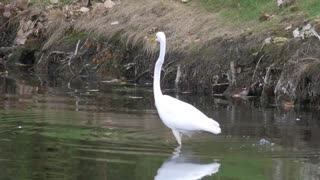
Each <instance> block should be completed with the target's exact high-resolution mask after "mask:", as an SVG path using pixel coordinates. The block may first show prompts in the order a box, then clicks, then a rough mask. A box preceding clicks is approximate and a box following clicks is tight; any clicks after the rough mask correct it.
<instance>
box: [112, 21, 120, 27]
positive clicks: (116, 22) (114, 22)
mask: <svg viewBox="0 0 320 180" xmlns="http://www.w3.org/2000/svg"><path fill="white" fill-rule="evenodd" d="M118 24H119V21H113V22H111V25H112V26H113V25H118Z"/></svg>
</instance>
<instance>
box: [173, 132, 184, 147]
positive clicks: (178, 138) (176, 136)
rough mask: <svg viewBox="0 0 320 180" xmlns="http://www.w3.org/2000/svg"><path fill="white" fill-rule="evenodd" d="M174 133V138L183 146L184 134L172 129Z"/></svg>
mask: <svg viewBox="0 0 320 180" xmlns="http://www.w3.org/2000/svg"><path fill="white" fill-rule="evenodd" d="M172 132H173V135H174V137H175V138H176V140H177V142H178V144H179V145H180V146H181V137H182V134H180V133H179V131H177V130H173V129H172Z"/></svg>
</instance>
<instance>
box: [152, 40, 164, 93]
mask: <svg viewBox="0 0 320 180" xmlns="http://www.w3.org/2000/svg"><path fill="white" fill-rule="evenodd" d="M165 54H166V42H165V41H162V40H161V41H160V55H159V58H158V60H157V62H156V66H155V68H154V78H153V92H154V98H155V99H157V97H160V96H162V92H161V88H160V78H161V68H162V64H163V61H164V56H165Z"/></svg>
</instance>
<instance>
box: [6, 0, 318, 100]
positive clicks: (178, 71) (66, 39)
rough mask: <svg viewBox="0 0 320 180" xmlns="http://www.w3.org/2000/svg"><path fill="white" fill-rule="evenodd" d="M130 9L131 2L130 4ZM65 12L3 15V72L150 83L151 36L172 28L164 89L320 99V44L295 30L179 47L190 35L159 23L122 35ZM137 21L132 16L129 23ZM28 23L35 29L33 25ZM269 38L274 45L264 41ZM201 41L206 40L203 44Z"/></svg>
mask: <svg viewBox="0 0 320 180" xmlns="http://www.w3.org/2000/svg"><path fill="white" fill-rule="evenodd" d="M124 6H128V4H127V2H125V3H124ZM118 8H121V6H119V7H118ZM179 8H180V7H179ZM169 10H172V9H171V8H168V7H165V8H163V9H162V10H158V11H156V12H154V9H152V8H149V9H148V7H145V8H144V11H143V12H144V13H141V14H139V16H148V13H151V14H153V15H154V14H156V15H157V14H158V16H159V14H161V13H164V12H169ZM134 11H135V9H133V10H131V11H130V13H131V12H134ZM61 12H63V11H61ZM61 12H60V11H59V9H54V10H47V11H43V12H37V13H35V11H33V10H30V11H29V13H24V15H23V16H21V15H20V16H15V17H14V18H12V17H10V18H4V17H2V20H1V21H3V22H5V23H4V24H6V26H2V28H1V29H0V30H1V34H2V35H1V37H2V38H1V42H0V44H1V50H3V51H1V52H2V53H1V52H0V58H1V59H0V60H1V63H2V64H3V68H2V69H3V72H4V69H6V68H7V66H8V65H9V66H16V65H20V66H21V65H23V66H26V67H27V69H28V70H31V71H35V72H37V73H45V74H48V75H49V76H51V77H61V78H64V79H66V81H68V82H73V81H85V82H90V81H105V82H107V83H120V82H132V83H138V84H146V83H151V82H152V77H153V67H154V63H155V60H156V59H157V50H155V51H154V49H157V48H158V47H157V46H150V45H149V44H147V39H148V37H149V36H152V35H154V33H155V31H157V30H163V31H165V32H167V36H168V43H169V44H168V48H169V50H168V53H167V56H166V61H165V64H164V67H163V72H162V75H163V79H162V86H163V88H175V90H177V91H180V92H204V93H208V94H219V95H220V94H223V95H226V96H234V97H248V96H258V97H262V99H263V100H267V101H268V99H272V98H273V97H275V98H276V99H277V100H279V101H278V102H285V103H286V104H290V105H291V104H300V103H303V104H316V105H319V103H320V98H319V97H320V96H319V93H320V88H319V83H318V82H319V78H320V76H319V75H318V73H317V69H318V66H319V62H320V61H319V57H320V54H319V53H320V51H319V48H320V47H319V45H320V42H319V39H317V38H316V37H313V36H311V37H308V38H305V39H299V38H294V37H293V36H292V32H291V31H285V30H282V29H273V30H266V31H263V32H258V31H256V32H243V33H239V34H236V33H233V35H232V36H229V35H228V36H226V35H225V34H220V35H217V34H218V32H215V33H214V34H215V35H212V38H207V39H208V40H206V41H203V40H202V38H200V37H201V36H200V35H198V36H197V35H194V34H192V35H191V36H190V37H188V38H189V39H188V41H190V42H188V43H189V44H184V45H183V47H181V48H175V46H177V44H179V43H180V42H181V41H179V40H178V41H173V40H172V39H174V38H178V37H180V38H181V39H182V38H183V36H182V35H183V34H179V35H175V34H173V32H174V30H173V28H172V27H166V26H162V27H161V25H158V26H156V28H154V29H152V31H150V28H146V29H147V30H146V31H147V32H145V33H142V32H139V33H138V34H140V36H135V35H132V37H131V36H130V35H126V36H124V35H123V33H124V34H125V33H126V32H125V31H124V30H123V27H125V26H126V25H125V24H124V25H122V28H119V27H118V28H115V30H114V29H112V30H109V31H110V34H105V35H102V33H99V32H97V31H94V30H92V25H90V26H89V25H88V26H87V27H84V26H82V28H80V26H81V25H83V24H85V23H86V22H87V23H88V24H90V23H92V18H93V17H95V18H97V17H96V16H93V17H91V16H90V17H89V16H85V17H81V16H80V17H78V19H77V18H74V17H73V18H74V20H76V21H70V17H68V18H69V20H68V19H65V17H64V16H63V14H59V13H61ZM179 12H180V11H179ZM108 13H110V12H106V14H102V15H101V14H100V15H99V17H101V18H102V20H103V22H104V23H110V22H111V21H112V22H113V20H112V19H111V18H110V17H108V15H109V14H108ZM130 13H129V12H128V14H130ZM61 15H62V16H61ZM120 15H121V14H117V16H116V17H118V16H119V17H120ZM199 16H200V15H199ZM135 18H137V17H135ZM150 19H151V20H152V17H151V18H149V19H148V20H149V21H150ZM167 19H170V18H169V17H167ZM131 21H133V20H132V19H126V22H128V24H129V25H130V24H132V23H130V22H131ZM166 21H167V20H166ZM8 22H10V23H8ZM25 22H31V24H33V26H30V24H29V26H27V27H26V26H24V25H23V24H24V23H25ZM159 23H160V22H159ZM301 23H302V22H301ZM36 24H39V25H36ZM40 24H41V25H40ZM129 25H128V26H129ZM104 26H105V25H104ZM109 26H110V25H109ZM170 26H172V24H171V25H170ZM315 27H317V24H316V23H315ZM23 28H24V29H26V28H27V29H28V28H30V29H29V30H31V33H30V34H31V35H28V36H26V37H27V38H26V41H25V42H24V43H23V44H21V43H20V44H19V42H21V41H17V37H19V33H17V32H19V30H21V29H23ZM109 28H111V27H109ZM97 29H99V28H97ZM218 30H220V29H218ZM316 30H317V29H316ZM202 33H203V32H202ZM143 35H146V36H145V38H142V37H143ZM124 37H127V38H124ZM267 38H269V41H268V43H266V42H265V40H266V39H267ZM190 39H191V40H190ZM18 40H19V39H18ZM129 40H132V41H129ZM199 41H200V42H201V43H200V44H197V42H199ZM170 43H171V44H170ZM10 48H12V49H10ZM4 65H5V66H4ZM103 86H105V85H104V84H101V87H102V88H103Z"/></svg>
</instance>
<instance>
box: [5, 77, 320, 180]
mask: <svg viewBox="0 0 320 180" xmlns="http://www.w3.org/2000/svg"><path fill="white" fill-rule="evenodd" d="M80 84H81V83H80ZM76 85H77V83H70V84H69V85H68V84H67V83H59V82H58V83H57V82H54V83H52V81H51V80H48V79H43V78H40V77H37V76H32V75H23V76H22V77H8V78H0V92H1V96H0V174H1V177H0V179H5V180H11V179H12V180H17V179H19V180H20V179H23V180H29V179H30V180H38V179H39V180H40V179H49V180H50V179H54V180H59V179H64V180H65V179H76V180H87V179H90V180H106V179H108V180H111V179H115V180H118V179H119V180H122V179H130V180H131V179H133V180H134V179H137V180H145V179H157V180H158V179H159V180H164V179H165V180H170V179H183V180H186V179H201V178H203V179H218V180H226V179H228V180H230V179H233V180H235V179H246V180H247V179H262V180H263V179H273V180H282V179H288V180H289V179H290V180H292V179H320V158H319V157H320V156H319V155H320V151H319V150H320V143H319V138H320V127H319V126H320V120H319V116H320V115H319V113H317V112H316V111H311V110H294V109H290V108H289V109H288V108H287V109H286V108H279V107H277V106H274V105H272V104H270V105H267V106H264V107H262V106H260V103H259V102H258V101H257V100H252V99H249V100H246V99H231V100H226V99H220V98H214V97H210V96H203V95H192V94H179V98H180V99H182V100H184V101H187V102H189V103H191V104H193V105H195V106H196V107H198V108H199V109H200V110H202V111H203V112H205V113H206V114H207V115H208V116H209V117H212V118H213V119H216V120H217V121H218V122H219V123H220V124H221V127H222V132H223V133H222V134H221V135H218V136H216V135H212V134H209V133H197V134H195V135H193V136H192V137H191V138H189V137H183V147H182V148H181V149H179V148H176V147H177V143H176V142H175V139H174V137H173V135H172V134H171V131H170V130H169V129H168V128H166V127H165V126H164V125H163V124H162V122H161V120H160V119H159V118H158V115H157V112H156V110H155V107H154V105H153V104H154V103H153V97H152V89H151V87H149V86H147V87H141V86H134V85H130V84H122V83H118V84H108V83H92V84H81V87H83V88H82V89H74V87H75V86H76ZM101 87H103V88H101ZM102 89H103V91H102ZM169 93H170V92H169ZM171 94H172V93H171Z"/></svg>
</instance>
